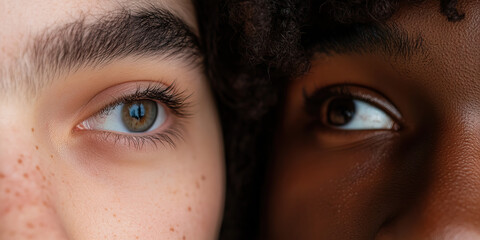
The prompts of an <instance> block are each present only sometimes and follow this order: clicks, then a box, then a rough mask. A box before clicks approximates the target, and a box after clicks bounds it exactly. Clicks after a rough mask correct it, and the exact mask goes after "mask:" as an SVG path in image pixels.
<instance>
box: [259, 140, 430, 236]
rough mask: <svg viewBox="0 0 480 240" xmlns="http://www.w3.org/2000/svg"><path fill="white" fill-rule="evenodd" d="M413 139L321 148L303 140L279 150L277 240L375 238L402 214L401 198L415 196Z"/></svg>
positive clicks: (274, 210) (273, 207) (274, 198)
mask: <svg viewBox="0 0 480 240" xmlns="http://www.w3.org/2000/svg"><path fill="white" fill-rule="evenodd" d="M407 145H409V146H412V144H411V141H410V140H407V139H405V140H402V139H385V138H382V139H378V140H377V141H369V144H368V145H364V144H362V145H357V146H356V147H353V148H343V149H341V150H338V151H337V150H336V151H333V150H330V151H326V150H319V147H318V146H316V145H311V144H310V145H309V144H306V143H305V142H303V143H302V144H298V145H295V143H294V142H289V143H282V144H281V146H279V147H277V149H279V152H277V154H276V156H277V158H276V161H275V162H276V163H277V164H276V165H275V166H274V174H273V180H272V183H271V189H272V191H271V195H270V196H269V198H268V199H269V202H268V205H269V206H270V208H269V215H268V219H269V222H271V223H272V224H271V226H270V229H272V230H270V231H272V232H274V237H273V239H288V238H291V237H294V236H302V237H301V238H302V239H319V238H332V237H334V238H339V236H341V237H340V238H359V239H369V238H370V239H371V238H373V237H374V236H375V234H376V231H377V230H378V228H379V227H380V226H381V225H382V224H383V223H384V222H385V221H387V220H388V219H389V218H390V217H391V216H392V214H394V213H395V212H396V211H398V209H399V207H400V205H401V203H400V202H398V200H397V199H401V198H400V196H404V195H405V194H412V192H415V191H416V190H414V186H412V182H415V181H412V178H414V177H415V176H418V173H417V172H415V171H416V169H419V168H418V166H417V165H416V164H418V163H419V162H421V161H418V160H419V159H420V157H419V156H421V155H418V152H415V151H416V150H415V149H404V148H403V147H402V146H407ZM403 199H405V198H403Z"/></svg>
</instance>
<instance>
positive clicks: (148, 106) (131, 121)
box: [122, 100, 158, 132]
mask: <svg viewBox="0 0 480 240" xmlns="http://www.w3.org/2000/svg"><path fill="white" fill-rule="evenodd" d="M157 114H158V109H157V103H156V102H155V101H152V100H140V101H133V102H129V103H125V104H124V105H123V108H122V121H123V125H125V127H126V128H127V129H128V130H129V131H131V132H144V131H147V130H148V129H150V127H152V126H153V124H154V123H155V120H156V119H157Z"/></svg>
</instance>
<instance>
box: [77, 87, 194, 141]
mask: <svg viewBox="0 0 480 240" xmlns="http://www.w3.org/2000/svg"><path fill="white" fill-rule="evenodd" d="M129 85H130V86H128V85H127V86H119V87H116V88H117V89H114V90H113V91H112V90H110V91H109V90H107V91H106V92H107V93H105V95H107V96H109V98H110V102H109V103H108V104H107V105H106V106H104V107H103V108H101V110H99V111H97V112H96V113H94V114H93V115H91V116H89V117H88V118H86V119H85V120H83V121H82V122H80V123H79V124H78V125H77V126H76V130H78V131H84V132H87V131H90V132H94V133H99V134H100V135H102V136H104V137H105V138H104V139H103V140H106V141H113V142H114V143H119V142H121V143H126V144H127V145H133V146H135V147H136V148H141V147H142V146H143V145H144V144H145V143H146V142H149V143H152V144H154V145H155V146H156V145H157V144H163V145H165V144H169V145H171V146H175V140H176V139H177V138H179V137H181V127H182V126H181V124H180V122H181V120H182V119H184V118H186V117H188V116H189V113H188V111H187V108H188V105H189V104H188V102H187V100H188V98H189V96H186V95H185V93H183V92H180V91H179V90H177V89H176V87H175V85H174V84H172V85H169V86H166V85H163V84H160V83H148V84H145V83H143V84H142V83H137V84H129ZM132 85H133V86H132ZM132 89H134V90H133V91H132ZM119 92H120V93H119ZM114 93H117V94H119V96H114V95H112V94H114Z"/></svg>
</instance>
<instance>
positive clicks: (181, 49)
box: [19, 6, 201, 92]
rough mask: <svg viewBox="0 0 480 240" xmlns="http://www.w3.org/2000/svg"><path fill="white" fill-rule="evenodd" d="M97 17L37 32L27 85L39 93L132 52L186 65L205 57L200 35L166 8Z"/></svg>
mask: <svg viewBox="0 0 480 240" xmlns="http://www.w3.org/2000/svg"><path fill="white" fill-rule="evenodd" d="M95 19H96V21H92V22H91V23H88V22H87V20H86V18H85V17H83V18H81V19H79V20H76V21H74V22H72V23H69V24H66V25H63V26H60V27H56V28H53V29H51V30H47V31H45V32H44V33H42V34H41V35H39V36H36V37H35V38H34V39H33V41H32V44H31V45H29V46H28V47H27V48H26V54H25V56H26V58H27V61H30V62H29V63H30V64H27V65H31V66H30V68H31V69H30V71H33V73H29V74H27V75H34V76H35V78H36V79H35V81H33V80H28V84H27V87H29V88H34V89H35V90H34V92H36V90H38V89H39V88H41V87H43V86H44V85H45V84H48V82H51V80H52V79H53V78H55V77H56V76H58V75H59V74H62V73H65V72H67V73H68V72H72V71H75V70H76V69H79V68H81V67H87V66H88V67H96V66H99V65H102V64H106V63H109V62H111V61H113V60H117V59H121V58H125V57H127V56H136V57H151V56H161V57H162V58H167V59H168V58H178V59H181V60H183V61H185V62H186V63H187V64H189V63H196V62H198V61H197V60H198V59H199V58H200V56H201V54H200V47H199V40H198V38H197V36H196V35H195V34H194V33H193V31H192V30H191V29H190V28H189V26H187V25H186V23H184V22H183V21H182V20H181V19H180V18H179V17H177V16H175V15H173V14H172V13H170V12H168V11H167V10H164V9H159V8H156V7H154V6H149V7H147V8H142V9H138V10H129V9H121V10H117V11H115V12H110V13H108V14H106V15H104V16H100V17H96V18H95ZM19 71H26V70H25V69H23V70H22V69H19ZM22 75H25V73H23V74H22ZM40 76H41V77H40ZM28 77H29V78H32V76H28ZM32 84H33V85H35V86H28V85H32Z"/></svg>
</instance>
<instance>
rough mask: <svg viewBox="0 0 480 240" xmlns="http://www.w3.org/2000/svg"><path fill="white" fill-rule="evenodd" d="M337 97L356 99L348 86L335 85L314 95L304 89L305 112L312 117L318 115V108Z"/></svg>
mask: <svg viewBox="0 0 480 240" xmlns="http://www.w3.org/2000/svg"><path fill="white" fill-rule="evenodd" d="M335 96H342V97H352V98H355V97H356V96H354V95H353V94H352V93H351V92H350V90H349V89H348V87H347V86H345V85H334V86H329V87H326V88H322V89H319V90H317V91H315V92H313V93H312V94H310V95H309V94H308V93H307V91H306V89H305V88H304V89H303V98H304V101H305V111H306V112H307V113H308V114H309V115H310V116H312V117H316V115H318V107H319V106H320V105H321V104H323V102H324V101H325V100H327V99H328V98H331V97H335Z"/></svg>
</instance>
